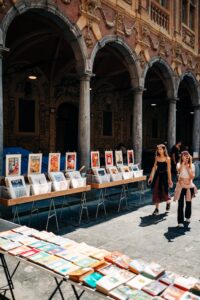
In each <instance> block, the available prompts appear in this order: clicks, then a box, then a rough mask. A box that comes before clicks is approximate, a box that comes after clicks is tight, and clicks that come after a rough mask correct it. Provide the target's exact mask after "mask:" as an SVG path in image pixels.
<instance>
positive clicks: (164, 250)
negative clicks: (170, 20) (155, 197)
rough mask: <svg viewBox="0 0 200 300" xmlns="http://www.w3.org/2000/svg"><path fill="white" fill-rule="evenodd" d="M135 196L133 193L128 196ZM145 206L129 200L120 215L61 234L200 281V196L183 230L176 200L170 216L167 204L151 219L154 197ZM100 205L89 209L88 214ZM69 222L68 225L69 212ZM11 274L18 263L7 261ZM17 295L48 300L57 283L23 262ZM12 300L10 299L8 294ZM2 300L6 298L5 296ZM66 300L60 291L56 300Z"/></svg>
mask: <svg viewBox="0 0 200 300" xmlns="http://www.w3.org/2000/svg"><path fill="white" fill-rule="evenodd" d="M129 196H130V197H131V195H129ZM145 203H146V204H145V205H142V202H141V203H139V204H140V205H139V207H135V204H136V202H131V201H130V202H129V203H128V205H129V204H130V205H134V207H129V209H128V210H122V212H121V213H120V214H119V213H118V212H117V211H116V209H115V211H113V210H111V211H110V212H109V213H108V216H107V218H106V217H105V216H104V215H103V214H100V216H99V217H98V219H97V221H96V220H94V219H93V220H92V221H90V222H89V223H88V224H85V223H82V225H81V226H79V227H73V226H70V225H62V227H61V231H60V234H62V235H64V236H66V237H68V238H71V239H74V240H76V241H78V242H83V241H84V242H86V243H88V244H90V245H94V246H97V247H102V248H105V249H108V250H111V251H112V250H119V251H122V252H124V253H126V254H127V255H129V256H131V257H133V258H134V257H139V258H143V259H145V260H147V261H152V260H153V261H156V262H158V263H160V264H161V265H162V266H163V267H164V268H165V269H168V270H173V271H175V272H178V273H180V274H183V275H192V276H195V277H198V278H200V260H199V253H200V192H199V193H198V195H197V197H196V198H195V199H194V200H193V212H192V218H191V224H190V226H189V227H185V228H183V229H179V228H177V221H176V211H177V203H175V202H172V205H171V211H170V213H169V214H168V215H166V214H165V204H161V207H160V214H159V215H158V216H152V215H151V214H152V211H153V210H154V207H153V206H152V205H150V204H148V203H150V193H147V195H146V200H145ZM92 209H95V205H94V204H93V205H91V206H90V207H89V212H90V213H91V212H92ZM63 218H64V220H65V221H69V217H68V215H67V214H66V215H65V214H64V215H63ZM6 259H7V261H8V265H9V267H10V269H11V270H12V269H13V268H14V266H15V260H14V259H13V258H10V257H6ZM13 281H14V284H15V296H16V299H17V300H35V299H40V300H43V299H48V298H49V296H50V295H51V293H52V291H53V289H54V286H55V281H54V279H53V278H52V277H51V276H50V275H48V274H47V273H46V272H45V273H42V272H41V271H39V270H38V269H35V268H33V267H32V266H29V265H27V264H24V263H21V265H20V267H19V269H18V271H17V273H16V274H15V276H14V278H13ZM4 282H5V279H4V276H3V272H2V271H1V270H0V283H1V285H2V283H4ZM62 291H63V293H64V296H65V299H71V300H72V299H75V297H74V295H73V292H72V289H71V287H70V286H69V285H68V284H63V285H62ZM7 297H8V298H10V295H9V293H8V294H7ZM0 299H1V298H0ZM53 299H55V300H58V299H61V297H60V295H59V294H58V293H57V294H56V295H55V297H54V298H53ZM81 299H82V300H97V299H99V300H100V299H103V298H102V297H101V296H100V295H93V294H89V293H85V294H84V295H83V296H82V298H81Z"/></svg>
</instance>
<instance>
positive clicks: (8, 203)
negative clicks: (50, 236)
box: [0, 185, 91, 231]
mask: <svg viewBox="0 0 200 300" xmlns="http://www.w3.org/2000/svg"><path fill="white" fill-rule="evenodd" d="M90 190H91V186H90V185H87V186H85V187H80V188H73V189H69V190H64V191H59V192H51V193H46V194H41V195H32V196H28V197H20V198H14V199H4V198H0V204H1V205H3V206H5V207H12V206H14V207H15V209H14V214H13V222H15V220H17V221H18V223H19V224H20V218H19V210H18V208H19V206H20V205H21V204H27V203H32V208H31V213H30V219H31V217H32V213H33V212H34V210H35V203H37V201H42V200H50V204H49V209H48V217H47V223H46V230H47V229H48V225H49V220H50V219H51V218H52V217H55V221H56V227H57V230H58V231H59V226H58V218H57V213H56V208H55V201H54V200H55V198H58V197H66V196H69V195H74V194H79V193H81V194H82V196H81V199H80V205H81V208H80V216H79V224H80V222H81V218H82V213H83V210H84V209H85V210H86V212H87V216H88V210H87V204H86V193H87V192H88V191H90Z"/></svg>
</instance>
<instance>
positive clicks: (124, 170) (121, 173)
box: [87, 150, 146, 218]
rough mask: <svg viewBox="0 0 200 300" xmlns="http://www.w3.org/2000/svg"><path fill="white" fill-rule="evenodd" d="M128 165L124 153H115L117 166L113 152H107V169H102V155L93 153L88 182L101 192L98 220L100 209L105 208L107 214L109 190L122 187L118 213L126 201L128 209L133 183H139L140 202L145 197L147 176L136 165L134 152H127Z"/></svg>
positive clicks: (98, 204) (96, 152) (98, 203)
mask: <svg viewBox="0 0 200 300" xmlns="http://www.w3.org/2000/svg"><path fill="white" fill-rule="evenodd" d="M127 162H128V165H124V164H123V156H122V151H115V164H116V165H114V157H113V151H105V168H102V167H100V154H99V152H98V151H92V152H91V170H90V172H89V173H88V175H87V182H88V184H90V185H91V187H92V189H96V190H99V196H98V202H97V210H96V218H97V216H98V211H99V207H100V206H103V209H104V213H105V215H106V214H107V213H106V206H105V200H106V196H107V190H108V188H113V187H121V191H120V197H119V205H118V212H119V211H120V209H121V205H122V202H123V201H124V203H125V205H126V207H127V193H128V186H129V185H130V184H132V183H139V184H140V186H139V194H140V201H141V198H142V197H144V183H145V181H146V176H143V170H140V169H139V167H138V165H137V164H134V152H133V150H127Z"/></svg>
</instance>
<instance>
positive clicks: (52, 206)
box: [46, 198, 59, 232]
mask: <svg viewBox="0 0 200 300" xmlns="http://www.w3.org/2000/svg"><path fill="white" fill-rule="evenodd" d="M53 217H55V220H56V227H57V231H58V232H59V226H58V219H57V214H56V208H55V202H54V199H53V198H52V199H51V202H50V206H49V212H48V217H47V224H46V230H48V226H49V220H50V219H51V218H53Z"/></svg>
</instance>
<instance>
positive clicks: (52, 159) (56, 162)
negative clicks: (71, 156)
mask: <svg viewBox="0 0 200 300" xmlns="http://www.w3.org/2000/svg"><path fill="white" fill-rule="evenodd" d="M59 171H60V153H49V162H48V172H59Z"/></svg>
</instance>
